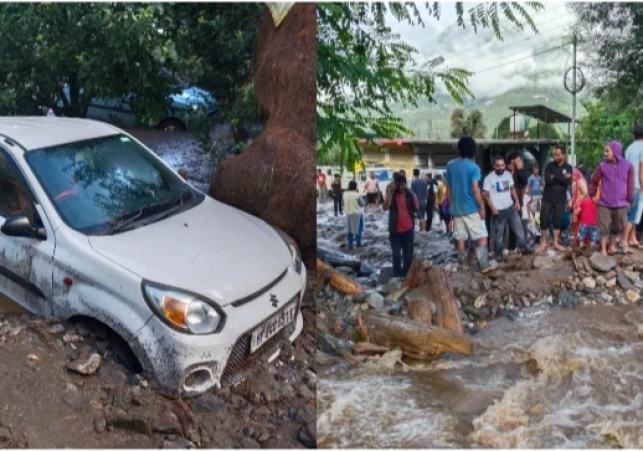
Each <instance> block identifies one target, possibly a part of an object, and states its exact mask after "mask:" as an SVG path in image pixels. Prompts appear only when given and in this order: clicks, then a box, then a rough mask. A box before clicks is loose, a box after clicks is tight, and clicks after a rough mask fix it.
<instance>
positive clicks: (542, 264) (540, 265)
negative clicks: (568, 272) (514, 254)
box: [534, 256, 555, 269]
mask: <svg viewBox="0 0 643 451" xmlns="http://www.w3.org/2000/svg"><path fill="white" fill-rule="evenodd" d="M554 264H555V260H553V259H552V258H551V257H544V256H538V257H536V258H534V268H536V269H547V268H552V267H553V266H554Z"/></svg>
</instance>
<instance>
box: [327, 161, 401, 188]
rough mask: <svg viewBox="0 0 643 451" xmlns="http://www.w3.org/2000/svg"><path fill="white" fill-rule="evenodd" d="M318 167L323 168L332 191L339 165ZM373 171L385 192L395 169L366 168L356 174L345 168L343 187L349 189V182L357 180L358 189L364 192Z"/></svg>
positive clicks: (338, 172)
mask: <svg viewBox="0 0 643 451" xmlns="http://www.w3.org/2000/svg"><path fill="white" fill-rule="evenodd" d="M317 169H321V170H322V171H323V172H324V174H326V187H327V188H328V190H329V191H330V190H331V184H332V183H333V180H334V178H335V174H340V169H339V166H318V167H317ZM371 172H373V173H374V174H375V180H377V182H378V184H379V185H380V189H381V190H382V192H385V191H386V186H387V185H388V184H389V183H391V182H392V181H393V172H395V171H393V169H391V168H381V167H377V168H371V169H368V168H367V169H366V170H363V169H362V170H360V171H359V172H357V173H356V174H354V173H353V172H351V171H350V170H347V169H344V172H343V173H341V182H342V189H343V190H346V189H348V183H349V182H350V181H351V180H355V181H356V182H357V190H358V191H359V192H360V193H363V191H364V182H366V176H367V175H368V174H370V173H371ZM316 183H317V182H315V189H317V184H316Z"/></svg>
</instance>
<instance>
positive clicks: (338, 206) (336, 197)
mask: <svg viewBox="0 0 643 451" xmlns="http://www.w3.org/2000/svg"><path fill="white" fill-rule="evenodd" d="M333 203H334V206H335V216H337V213H339V214H340V215H341V214H344V212H343V209H342V195H341V194H333Z"/></svg>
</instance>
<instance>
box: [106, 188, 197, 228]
mask: <svg viewBox="0 0 643 451" xmlns="http://www.w3.org/2000/svg"><path fill="white" fill-rule="evenodd" d="M186 194H190V195H191V194H192V192H191V191H184V192H182V193H181V195H180V197H178V198H176V197H175V198H173V199H168V200H164V201H162V202H158V203H156V204H151V205H144V206H142V207H141V208H140V209H138V210H137V212H136V213H135V214H134V216H131V217H129V216H130V215H131V214H132V213H128V214H127V215H125V218H124V217H123V216H121V217H118V218H116V219H115V220H114V221H112V225H111V226H109V227H108V228H107V230H105V232H103V235H112V234H114V233H117V232H121V231H123V230H125V229H126V228H127V227H129V226H131V225H132V224H134V223H135V222H137V221H140V220H141V219H143V218H145V217H147V216H149V215H150V214H152V213H153V212H154V211H158V210H159V209H161V210H162V213H161V214H159V215H157V216H154V217H153V219H152V220H151V221H147V222H145V223H143V224H142V225H147V224H150V223H152V222H156V221H159V220H160V219H163V218H166V217H167V216H170V215H172V214H174V213H175V212H176V211H178V210H180V209H181V208H182V207H183V203H184V200H185V197H186ZM177 201H180V202H179V205H176V206H175V207H172V208H170V209H166V208H164V207H166V206H170V205H172V204H175V203H176V202H177Z"/></svg>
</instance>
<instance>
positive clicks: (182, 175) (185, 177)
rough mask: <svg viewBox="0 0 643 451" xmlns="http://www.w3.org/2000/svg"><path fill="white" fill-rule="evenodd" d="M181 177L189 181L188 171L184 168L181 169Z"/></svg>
mask: <svg viewBox="0 0 643 451" xmlns="http://www.w3.org/2000/svg"><path fill="white" fill-rule="evenodd" d="M179 175H180V176H181V177H183V180H187V179H188V171H186V170H185V169H183V168H181V169H179Z"/></svg>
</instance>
